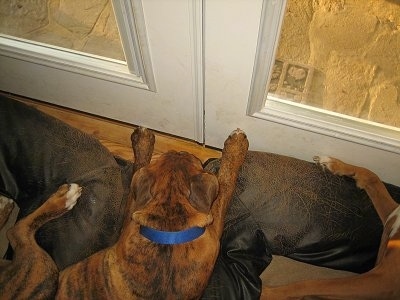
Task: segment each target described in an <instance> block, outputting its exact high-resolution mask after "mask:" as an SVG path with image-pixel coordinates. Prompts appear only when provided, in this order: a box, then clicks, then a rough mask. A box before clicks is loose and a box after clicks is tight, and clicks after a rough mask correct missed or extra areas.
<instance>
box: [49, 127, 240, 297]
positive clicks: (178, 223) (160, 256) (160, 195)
mask: <svg viewBox="0 0 400 300" xmlns="http://www.w3.org/2000/svg"><path fill="white" fill-rule="evenodd" d="M148 132H149V131H146V130H137V131H135V132H134V134H133V136H132V141H133V142H135V143H136V144H134V145H133V147H134V149H136V150H134V151H135V155H136V158H135V159H136V161H139V162H141V163H142V165H146V163H148V162H149V160H150V157H151V151H152V143H154V138H153V142H149V138H150V136H149V134H148ZM143 145H147V146H144V147H142V146H143ZM138 148H141V150H140V151H138V150H137V149H138ZM146 148H148V149H147V150H146V151H144V149H146ZM247 148H248V141H247V138H246V136H245V134H244V133H243V132H241V131H239V130H237V131H234V132H233V133H232V134H231V135H230V136H229V138H228V139H227V140H226V142H225V146H224V149H223V153H222V159H221V167H220V170H219V173H218V175H217V177H216V176H215V175H213V174H210V173H207V172H205V171H204V170H203V168H202V165H201V162H200V161H199V159H197V158H196V157H194V156H193V155H191V154H188V153H184V152H179V153H178V152H169V153H166V154H164V155H162V156H160V158H159V159H157V160H156V161H155V162H152V163H151V164H149V165H147V166H144V167H143V168H141V169H140V170H138V171H137V172H136V173H135V175H134V176H133V178H132V184H131V194H130V198H132V205H131V207H130V208H128V211H129V213H128V216H127V220H126V221H125V223H124V227H123V229H122V233H121V236H120V238H119V240H118V241H117V243H116V244H115V245H114V246H112V247H109V248H107V249H105V250H103V251H100V252H98V253H96V254H94V255H92V256H91V257H89V258H88V259H86V260H83V261H81V262H79V263H77V264H75V265H73V266H71V267H68V268H67V269H65V270H64V271H62V272H61V273H60V277H59V289H58V292H57V296H56V298H57V299H83V298H84V299H197V298H199V297H200V296H201V294H202V292H203V290H204V288H205V287H206V285H207V281H208V278H209V276H210V274H211V272H212V269H213V266H214V263H215V260H216V258H217V255H218V251H219V239H220V237H221V234H222V230H223V220H224V216H225V212H226V209H227V206H228V204H229V201H230V199H231V197H232V194H233V191H234V189H235V183H236V179H237V176H238V172H239V168H240V166H241V165H242V163H243V161H244V157H245V154H246V152H247ZM143 156H144V157H145V158H143ZM140 225H146V226H149V227H152V228H155V229H158V230H164V231H178V230H183V229H187V228H190V227H193V226H200V227H206V230H205V233H204V234H203V235H202V236H200V237H199V238H197V239H195V240H193V241H191V242H187V243H182V244H177V245H161V244H157V243H154V242H151V241H149V240H148V239H147V238H145V237H143V236H142V235H140V233H139V228H140Z"/></svg>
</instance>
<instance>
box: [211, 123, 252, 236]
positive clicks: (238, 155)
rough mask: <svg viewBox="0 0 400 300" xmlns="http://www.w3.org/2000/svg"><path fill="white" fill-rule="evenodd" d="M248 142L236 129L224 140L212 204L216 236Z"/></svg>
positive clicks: (233, 189)
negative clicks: (217, 184)
mask: <svg viewBox="0 0 400 300" xmlns="http://www.w3.org/2000/svg"><path fill="white" fill-rule="evenodd" d="M248 147H249V142H248V140H247V137H246V134H245V133H244V132H243V131H241V130H239V129H237V130H235V131H233V132H232V133H231V135H230V136H229V137H228V139H227V140H226V141H225V144H224V148H223V150H222V157H221V165H220V169H219V171H218V182H219V193H218V197H217V199H216V201H215V202H214V204H213V206H212V215H213V217H214V224H213V228H214V229H215V233H216V234H217V237H218V239H219V237H220V236H221V235H222V230H223V225H224V218H225V213H226V209H227V207H228V205H229V203H230V200H231V198H232V196H233V192H234V191H235V187H236V180H237V177H238V175H239V170H240V167H241V166H242V164H243V162H244V159H245V157H246V153H247V149H248Z"/></svg>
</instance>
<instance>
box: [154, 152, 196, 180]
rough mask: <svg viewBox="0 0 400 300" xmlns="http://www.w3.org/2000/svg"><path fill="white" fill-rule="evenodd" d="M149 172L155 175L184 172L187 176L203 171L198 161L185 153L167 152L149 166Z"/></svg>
mask: <svg viewBox="0 0 400 300" xmlns="http://www.w3.org/2000/svg"><path fill="white" fill-rule="evenodd" d="M148 168H149V170H154V171H155V172H156V173H163V172H184V173H187V174H188V175H193V173H198V172H199V171H202V170H203V166H202V163H201V161H200V159H198V158H197V157H196V156H194V155H192V154H190V153H187V152H176V151H169V152H167V153H164V154H163V155H161V156H160V157H159V158H158V159H156V160H155V161H154V162H152V163H151V164H150V165H149V167H148Z"/></svg>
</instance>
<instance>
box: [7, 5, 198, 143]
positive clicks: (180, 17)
mask: <svg viewBox="0 0 400 300" xmlns="http://www.w3.org/2000/svg"><path fill="white" fill-rule="evenodd" d="M113 7H114V11H115V15H116V20H117V23H118V27H119V31H120V36H121V40H122V44H123V48H124V53H125V57H126V61H127V62H126V63H125V62H122V61H117V60H113V59H107V58H104V57H98V56H94V55H89V54H87V53H81V52H77V51H72V50H71V51H69V50H67V49H64V48H59V47H52V46H50V45H47V44H40V43H36V42H30V41H26V40H21V39H18V38H14V37H11V36H6V35H0V90H3V91H7V92H11V93H15V94H19V95H23V96H27V97H31V98H34V99H38V100H43V101H47V102H51V103H54V104H58V105H62V106H66V107H70V108H74V109H77V110H81V111H85V112H90V113H93V114H97V115H100V116H105V117H108V118H112V119H116V120H120V121H124V122H128V123H131V124H137V125H142V126H147V127H149V128H152V129H155V130H159V131H162V132H166V133H170V134H174V135H177V136H181V137H185V138H189V139H192V140H195V141H198V142H203V73H202V72H203V70H202V66H203V63H202V23H201V22H202V3H201V1H196V0H172V1H153V0H150V1H141V0H113Z"/></svg>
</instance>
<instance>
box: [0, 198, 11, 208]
mask: <svg viewBox="0 0 400 300" xmlns="http://www.w3.org/2000/svg"><path fill="white" fill-rule="evenodd" d="M12 202H13V201H12V200H11V199H9V198H7V197H4V196H0V209H4V208H5V207H6V206H7V204H10V203H12Z"/></svg>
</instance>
